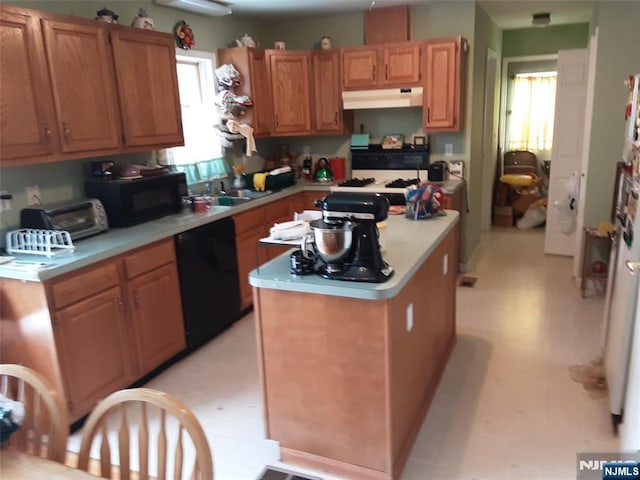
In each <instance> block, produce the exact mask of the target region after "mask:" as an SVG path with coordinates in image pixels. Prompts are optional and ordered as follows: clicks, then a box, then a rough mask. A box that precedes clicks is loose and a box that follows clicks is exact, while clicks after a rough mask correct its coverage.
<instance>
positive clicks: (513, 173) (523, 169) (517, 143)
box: [494, 55, 557, 229]
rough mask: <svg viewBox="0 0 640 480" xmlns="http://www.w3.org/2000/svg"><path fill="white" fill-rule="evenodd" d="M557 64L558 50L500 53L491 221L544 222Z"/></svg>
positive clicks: (531, 224) (535, 224)
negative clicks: (502, 55)
mask: <svg viewBox="0 0 640 480" xmlns="http://www.w3.org/2000/svg"><path fill="white" fill-rule="evenodd" d="M556 68H557V55H537V56H527V57H509V58H505V59H503V69H502V81H501V87H502V88H501V101H500V128H499V130H500V153H499V155H498V159H497V162H498V165H497V176H498V177H501V176H502V175H505V174H509V175H507V177H508V178H506V180H505V178H503V180H505V181H500V180H498V181H497V182H496V198H495V207H496V208H495V209H494V225H502V226H509V225H511V224H513V223H515V224H516V225H517V226H518V227H519V228H521V229H530V228H534V227H544V226H545V219H546V198H547V192H548V181H549V176H548V174H549V165H550V160H551V151H552V140H553V127H554V125H553V124H554V109H555V91H556V90H555V87H556V79H557V72H556ZM508 152H512V153H508ZM513 152H523V153H522V154H520V153H517V154H514V153H513ZM524 152H530V153H524ZM525 162H526V163H527V164H530V165H531V166H530V167H528V166H527V165H525ZM505 165H507V170H506V171H505ZM498 214H500V218H498ZM509 219H510V220H512V221H511V222H509ZM514 221H515V222H514Z"/></svg>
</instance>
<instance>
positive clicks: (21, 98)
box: [0, 11, 56, 164]
mask: <svg viewBox="0 0 640 480" xmlns="http://www.w3.org/2000/svg"><path fill="white" fill-rule="evenodd" d="M0 38H1V39H2V41H0V58H1V59H2V63H1V64H0V98H2V115H1V116H0V159H1V160H2V162H3V163H4V162H5V161H6V160H8V159H14V158H22V157H30V156H41V155H47V154H50V153H52V152H53V141H54V140H55V139H54V135H55V128H56V121H55V116H54V113H53V104H52V103H51V90H50V88H49V76H48V74H47V66H46V60H45V57H44V46H43V44H42V34H41V32H40V24H39V23H38V19H37V18H34V17H32V16H30V15H27V14H24V15H22V14H18V13H11V12H4V11H3V12H0ZM18 164H19V163H18Z"/></svg>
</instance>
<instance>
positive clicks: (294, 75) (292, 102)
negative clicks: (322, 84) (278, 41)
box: [267, 50, 312, 135]
mask: <svg viewBox="0 0 640 480" xmlns="http://www.w3.org/2000/svg"><path fill="white" fill-rule="evenodd" d="M310 57H311V54H310V52H307V51H294V50H267V66H268V69H269V78H270V81H271V98H272V100H273V132H272V133H273V134H276V135H277V134H281V135H310V134H311V133H312V128H311V108H310V107H311V105H310V102H311V65H310V64H311V60H310Z"/></svg>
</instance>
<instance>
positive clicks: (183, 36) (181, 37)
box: [173, 20, 196, 50]
mask: <svg viewBox="0 0 640 480" xmlns="http://www.w3.org/2000/svg"><path fill="white" fill-rule="evenodd" d="M173 35H174V37H175V38H176V45H178V47H180V48H182V49H183V50H189V49H190V48H191V47H193V46H195V44H196V38H195V35H194V33H193V30H192V29H191V27H190V26H189V25H188V24H187V22H185V21H184V20H180V21H179V22H178V23H176V24H175V25H174V26H173Z"/></svg>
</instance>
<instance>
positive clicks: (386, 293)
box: [249, 210, 459, 479]
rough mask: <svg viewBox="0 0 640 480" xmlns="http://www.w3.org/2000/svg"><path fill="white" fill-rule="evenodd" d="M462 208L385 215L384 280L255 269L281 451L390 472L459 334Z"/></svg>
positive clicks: (271, 266) (275, 263)
mask: <svg viewBox="0 0 640 480" xmlns="http://www.w3.org/2000/svg"><path fill="white" fill-rule="evenodd" d="M458 216H459V214H458V212H455V211H451V210H448V211H447V215H446V216H443V217H436V218H432V219H429V220H424V221H417V222H416V221H410V220H407V219H405V218H404V217H389V218H388V219H387V228H386V230H387V231H386V234H385V235H386V250H385V252H384V254H383V256H384V258H385V260H386V261H387V262H388V263H389V264H390V265H391V266H392V267H393V268H394V270H395V273H394V275H393V277H391V279H389V280H388V281H387V282H385V283H378V284H374V283H357V282H343V281H337V280H327V279H323V278H321V277H319V276H317V275H310V276H295V275H292V274H291V273H290V271H289V255H288V254H283V255H280V256H279V257H277V258H275V259H273V260H272V261H270V262H268V263H266V264H265V265H262V266H261V267H260V268H259V269H256V270H254V271H252V272H251V274H250V276H249V282H250V283H251V285H252V286H253V287H254V308H255V315H256V324H257V339H258V351H259V366H260V371H261V377H262V384H263V391H264V402H265V419H266V432H267V437H268V438H271V439H273V440H276V441H278V442H280V451H281V455H282V460H283V461H284V462H290V463H295V464H299V465H304V466H308V467H311V468H315V469H319V470H322V471H326V472H328V473H332V474H336V475H340V476H344V477H346V478H357V479H365V478H368V479H397V478H400V475H401V472H402V469H403V467H404V464H405V462H406V459H407V457H408V455H409V452H410V450H411V447H412V445H413V442H414V440H415V437H416V435H417V433H418V430H419V429H420V426H421V424H422V422H423V420H424V417H425V415H426V413H427V410H428V408H429V405H430V403H431V400H432V398H433V396H434V393H435V390H436V388H437V385H438V382H439V380H440V377H441V375H442V372H443V371H444V368H445V366H446V363H447V360H448V358H449V354H450V352H451V350H452V348H453V345H454V343H455V338H456V335H455V316H456V315H455V299H456V296H455V290H456V270H457V268H456V267H457V265H458V247H457V241H456V238H457V237H456V236H457V230H458V228H459V225H458Z"/></svg>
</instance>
